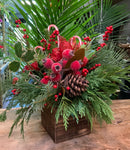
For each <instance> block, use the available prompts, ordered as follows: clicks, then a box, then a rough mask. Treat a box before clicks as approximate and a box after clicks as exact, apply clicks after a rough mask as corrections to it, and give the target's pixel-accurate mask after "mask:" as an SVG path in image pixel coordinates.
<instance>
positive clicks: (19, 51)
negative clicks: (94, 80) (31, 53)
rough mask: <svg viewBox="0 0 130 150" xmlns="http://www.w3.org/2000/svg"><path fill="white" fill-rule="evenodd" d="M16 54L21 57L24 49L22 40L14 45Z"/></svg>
mask: <svg viewBox="0 0 130 150" xmlns="http://www.w3.org/2000/svg"><path fill="white" fill-rule="evenodd" d="M14 49H15V54H16V55H17V57H19V58H21V56H22V54H23V51H22V44H21V43H20V42H17V43H16V44H15V46H14Z"/></svg>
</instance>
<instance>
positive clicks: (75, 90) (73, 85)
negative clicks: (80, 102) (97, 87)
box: [61, 74, 89, 97]
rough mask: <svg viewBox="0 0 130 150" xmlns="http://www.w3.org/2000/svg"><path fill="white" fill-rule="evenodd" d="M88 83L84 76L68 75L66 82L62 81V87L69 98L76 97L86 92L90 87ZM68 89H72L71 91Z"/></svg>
mask: <svg viewBox="0 0 130 150" xmlns="http://www.w3.org/2000/svg"><path fill="white" fill-rule="evenodd" d="M88 83H89V82H88V81H87V80H86V79H85V77H83V76H82V75H80V76H79V75H73V74H68V75H67V76H66V77H65V79H64V80H62V81H61V85H62V86H63V87H64V88H65V92H66V94H67V95H68V96H69V97H75V96H79V95H81V93H82V92H84V91H86V87H88ZM66 87H70V89H69V90H67V89H66Z"/></svg>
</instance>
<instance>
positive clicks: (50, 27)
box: [48, 24, 60, 47]
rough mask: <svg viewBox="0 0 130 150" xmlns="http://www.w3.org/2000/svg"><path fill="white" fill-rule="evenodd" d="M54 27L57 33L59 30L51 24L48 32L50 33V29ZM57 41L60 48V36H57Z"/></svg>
mask: <svg viewBox="0 0 130 150" xmlns="http://www.w3.org/2000/svg"><path fill="white" fill-rule="evenodd" d="M52 27H54V28H55V29H56V30H57V31H59V29H58V28H57V26H56V25H54V24H51V25H49V26H48V32H49V31H50V29H51V28H52ZM57 41H58V47H59V45H60V39H59V35H57Z"/></svg>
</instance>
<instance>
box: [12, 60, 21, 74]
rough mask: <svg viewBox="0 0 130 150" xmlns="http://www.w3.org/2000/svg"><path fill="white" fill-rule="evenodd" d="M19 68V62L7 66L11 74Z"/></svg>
mask: <svg viewBox="0 0 130 150" xmlns="http://www.w3.org/2000/svg"><path fill="white" fill-rule="evenodd" d="M19 68H20V62H18V61H12V62H11V63H10V64H9V69H10V70H11V71H13V72H16V71H18V70H19Z"/></svg>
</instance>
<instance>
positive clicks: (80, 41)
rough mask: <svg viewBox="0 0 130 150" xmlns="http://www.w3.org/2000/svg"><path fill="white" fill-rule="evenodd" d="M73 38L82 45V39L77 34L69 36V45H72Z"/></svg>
mask: <svg viewBox="0 0 130 150" xmlns="http://www.w3.org/2000/svg"><path fill="white" fill-rule="evenodd" d="M73 38H77V39H78V40H79V44H80V46H81V45H82V40H81V38H80V37H79V36H77V35H76V36H73V37H72V38H71V41H70V43H71V45H72V40H73Z"/></svg>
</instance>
